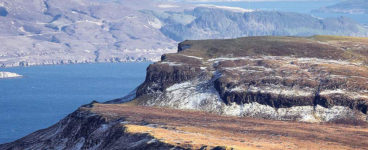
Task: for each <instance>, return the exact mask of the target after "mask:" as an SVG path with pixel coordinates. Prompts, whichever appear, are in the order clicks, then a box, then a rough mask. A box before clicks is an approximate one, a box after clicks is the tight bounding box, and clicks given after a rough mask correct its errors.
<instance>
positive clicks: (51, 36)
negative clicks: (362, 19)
mask: <svg viewBox="0 0 368 150" xmlns="http://www.w3.org/2000/svg"><path fill="white" fill-rule="evenodd" d="M142 4H144V5H142ZM314 34H330V35H349V36H367V35H368V30H367V29H366V28H365V27H363V26H362V25H360V24H358V23H356V22H354V21H352V20H350V19H348V18H336V19H318V18H314V17H312V16H309V15H304V14H297V13H284V12H264V11H252V10H245V9H241V8H232V7H220V6H212V5H200V6H197V5H192V4H186V3H177V2H167V1H152V0H139V1H131V0H119V1H113V0H104V1H101V0H63V1H60V0H12V1H8V0H0V44H1V48H0V66H2V67H11V66H29V65H42V64H65V63H89V62H125V61H147V60H149V61H156V60H158V59H159V57H160V56H161V54H163V53H169V52H174V51H175V50H176V44H177V43H178V42H180V41H183V40H187V39H189V40H195V39H209V38H220V39H222V38H236V37H241V36H254V35H287V36H304V35H314Z"/></svg>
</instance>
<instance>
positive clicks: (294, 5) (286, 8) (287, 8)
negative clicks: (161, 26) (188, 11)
mask: <svg viewBox="0 0 368 150" xmlns="http://www.w3.org/2000/svg"><path fill="white" fill-rule="evenodd" d="M338 2H339V1H335V0H331V1H299V2H297V1H273V2H265V1H263V2H260V1H259V2H244V1H243V2H239V1H238V2H198V3H195V4H212V5H220V6H230V7H241V8H245V9H253V10H264V11H283V12H298V13H304V14H310V15H312V16H314V17H318V18H331V17H333V18H336V17H341V16H344V17H349V18H351V19H353V20H355V21H356V22H358V23H361V24H365V25H368V14H342V13H315V12H313V10H316V9H318V8H321V7H326V6H330V5H333V4H336V3H338Z"/></svg>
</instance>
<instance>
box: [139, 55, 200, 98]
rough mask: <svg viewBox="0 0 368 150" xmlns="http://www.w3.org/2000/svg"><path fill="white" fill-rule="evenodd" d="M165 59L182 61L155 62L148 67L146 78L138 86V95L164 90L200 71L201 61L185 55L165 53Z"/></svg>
mask: <svg viewBox="0 0 368 150" xmlns="http://www.w3.org/2000/svg"><path fill="white" fill-rule="evenodd" d="M162 59H163V60H182V63H177V64H176V63H170V62H169V63H166V64H162V63H160V64H159V63H155V64H151V65H150V66H149V67H148V68H147V75H146V80H145V81H144V83H143V84H142V85H140V86H139V87H138V90H137V96H142V95H144V94H149V93H154V92H162V91H164V90H165V89H166V88H167V87H169V86H171V85H173V84H175V83H180V82H183V81H188V80H192V79H193V78H194V77H196V76H198V75H199V73H200V69H199V67H198V66H199V64H200V62H199V61H198V60H196V59H193V58H186V57H185V56H175V55H174V56H171V55H164V56H163V57H162Z"/></svg>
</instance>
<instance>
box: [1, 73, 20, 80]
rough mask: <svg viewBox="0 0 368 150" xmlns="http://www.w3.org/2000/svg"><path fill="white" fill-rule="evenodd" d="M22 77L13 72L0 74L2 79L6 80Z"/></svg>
mask: <svg viewBox="0 0 368 150" xmlns="http://www.w3.org/2000/svg"><path fill="white" fill-rule="evenodd" d="M19 77H22V75H19V74H16V73H12V72H0V79H5V78H19Z"/></svg>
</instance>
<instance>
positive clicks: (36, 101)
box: [0, 63, 149, 143]
mask: <svg viewBox="0 0 368 150" xmlns="http://www.w3.org/2000/svg"><path fill="white" fill-rule="evenodd" d="M148 65H149V63H101V64H73V65H50V66H34V67H25V68H24V67H16V68H5V69H4V68H0V71H10V72H15V73H18V74H21V75H23V76H24V77H23V78H14V79H0V143H5V142H11V141H13V140H16V139H18V138H21V137H23V136H25V135H27V134H29V133H32V132H34V131H36V130H39V129H42V128H46V127H49V126H51V125H53V124H55V123H56V122H58V121H59V120H61V119H62V118H64V117H65V116H66V115H68V114H69V113H71V112H73V111H75V110H76V109H77V108H78V107H79V106H81V105H83V104H87V103H90V102H91V101H93V100H97V101H100V102H103V101H107V100H112V99H115V98H119V97H123V96H124V95H126V94H127V93H129V92H130V91H132V90H134V88H136V87H137V86H138V85H139V84H140V83H142V82H143V81H144V78H145V73H146V68H147V66H148Z"/></svg>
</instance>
